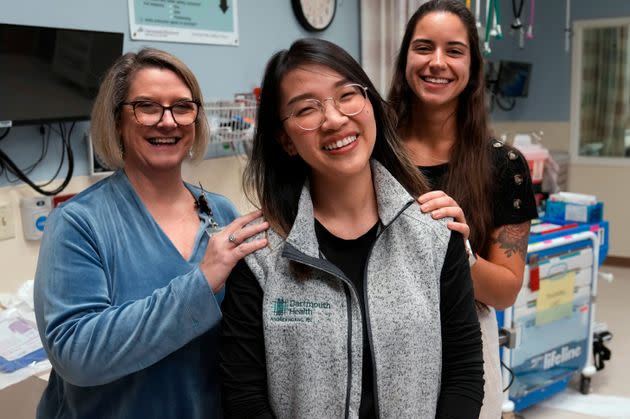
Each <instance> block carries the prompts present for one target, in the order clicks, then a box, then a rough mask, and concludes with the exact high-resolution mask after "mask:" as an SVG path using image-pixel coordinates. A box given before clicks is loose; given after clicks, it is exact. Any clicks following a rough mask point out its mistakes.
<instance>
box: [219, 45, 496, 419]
mask: <svg viewBox="0 0 630 419" xmlns="http://www.w3.org/2000/svg"><path fill="white" fill-rule="evenodd" d="M404 156H405V153H404V150H403V149H402V145H401V144H400V142H399V140H398V138H397V136H396V133H395V125H394V120H393V118H392V114H391V111H390V110H389V109H388V108H387V105H386V104H385V102H384V101H383V99H382V98H381V97H380V96H379V94H378V92H377V91H376V89H375V88H374V86H373V85H372V83H371V82H370V80H369V79H368V77H367V76H366V74H365V73H364V72H363V70H362V69H361V67H360V66H359V64H358V63H357V62H356V61H355V60H354V59H353V58H352V57H351V56H350V55H349V54H347V53H346V52H345V51H344V50H342V49H341V48H339V47H338V46H336V45H334V44H331V43H329V42H327V41H324V40H319V39H304V40H300V41H297V42H295V43H294V44H293V45H292V46H291V47H290V49H289V50H284V51H281V52H278V53H277V54H275V55H274V56H273V57H272V58H271V60H270V61H269V63H268V64H267V69H266V72H265V75H264V78H263V84H262V96H261V102H260V109H259V113H258V120H257V131H256V135H255V139H254V146H253V153H252V157H251V159H250V161H249V163H248V166H247V169H246V174H245V186H246V190H247V191H248V192H249V194H250V197H254V198H256V200H257V202H259V203H260V206H261V208H262V211H263V215H264V217H265V219H266V220H267V221H268V222H269V223H270V225H271V228H270V230H269V233H268V240H269V245H268V246H267V247H266V248H264V249H262V250H260V251H258V252H256V253H254V254H251V255H250V256H248V257H246V259H245V261H244V262H243V261H242V262H241V263H239V264H238V265H237V266H236V267H235V269H234V270H233V271H232V274H231V275H230V277H229V278H228V281H227V284H226V297H225V300H224V303H223V314H224V317H223V323H222V330H223V331H222V333H223V336H222V337H223V339H222V348H221V350H220V354H221V371H222V374H223V377H222V380H223V393H222V396H223V409H224V412H225V415H226V416H227V417H235V418H246V417H269V418H270V417H277V418H303V417H317V418H344V417H350V418H357V417H359V418H372V417H374V418H375V417H391V418H403V417H405V418H407V417H417V418H433V417H440V418H476V417H477V415H478V413H479V410H480V408H481V401H482V398H483V365H482V352H481V334H480V329H479V322H478V319H477V315H476V313H475V307H474V299H473V290H472V284H471V280H470V270H469V267H468V261H467V256H466V252H465V249H464V240H463V237H462V235H461V234H460V233H457V232H452V231H450V230H449V229H448V228H447V226H446V222H447V221H446V220H434V219H433V218H432V217H431V216H430V215H428V214H424V213H422V212H421V211H420V208H419V205H418V203H417V202H416V197H418V196H419V195H421V194H422V193H424V192H426V191H428V188H427V186H426V184H425V182H424V180H423V178H422V176H421V175H420V173H419V172H418V170H417V169H416V168H415V167H414V166H413V165H412V164H411V163H410V161H409V160H407V159H406V158H405V157H404ZM231 238H232V239H233V241H236V243H235V245H236V244H238V243H239V241H240V240H239V237H238V232H236V233H235V234H234V235H233V237H231Z"/></svg>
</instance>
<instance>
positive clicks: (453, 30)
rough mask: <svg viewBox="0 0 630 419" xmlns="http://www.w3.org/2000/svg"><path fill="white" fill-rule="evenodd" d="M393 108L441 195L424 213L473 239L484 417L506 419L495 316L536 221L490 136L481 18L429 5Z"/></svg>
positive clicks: (523, 187)
mask: <svg viewBox="0 0 630 419" xmlns="http://www.w3.org/2000/svg"><path fill="white" fill-rule="evenodd" d="M389 101H390V103H391V104H392V106H393V107H394V109H395V111H396V113H397V115H398V116H399V122H398V133H399V135H400V136H401V138H402V139H403V142H404V145H405V147H406V149H407V152H408V154H409V157H410V158H411V160H412V161H413V163H414V164H415V165H416V166H419V167H420V169H421V171H422V173H423V174H424V175H425V176H426V177H427V179H428V180H429V182H430V183H431V188H432V189H434V191H433V192H430V193H428V194H425V195H423V196H421V197H420V199H419V201H420V203H421V204H422V206H421V208H422V210H423V211H425V212H428V213H431V214H432V216H433V217H434V218H436V219H439V218H442V217H444V216H451V217H454V218H455V220H454V221H451V222H449V228H451V229H452V230H454V231H459V232H461V233H462V234H463V235H464V237H466V238H469V239H470V240H469V242H467V243H468V250H469V256H470V260H469V262H470V264H471V273H472V278H473V286H474V291H475V299H476V300H477V301H478V302H479V304H478V315H479V321H480V323H481V329H482V334H483V342H484V370H485V380H486V386H485V399H484V407H483V408H482V415H481V416H480V417H482V418H492V419H495V418H498V417H500V414H501V413H500V412H501V404H502V399H503V397H502V383H501V374H500V363H499V352H498V327H497V322H496V318H495V313H494V310H493V308H496V309H504V308H506V307H508V306H510V305H512V304H513V303H514V301H515V299H516V296H517V294H518V292H519V290H520V289H521V284H522V279H523V269H524V265H525V256H526V252H527V240H528V237H529V226H530V220H531V219H532V218H536V216H537V213H536V208H535V202H534V197H533V193H532V188H531V179H530V175H529V169H528V166H527V163H526V162H525V160H524V158H523V157H522V155H521V154H520V153H519V152H518V151H517V150H515V149H514V148H512V147H509V146H507V145H505V144H503V143H501V142H499V141H497V140H494V139H493V138H492V135H491V133H490V129H489V127H488V114H487V111H486V99H485V82H484V71H483V58H482V56H481V51H480V48H479V38H478V35H477V29H476V27H475V19H474V17H473V15H472V14H471V13H470V11H469V10H468V9H467V8H466V7H465V5H464V3H463V2H462V1H461V0H431V1H429V2H428V3H425V4H424V5H422V6H420V8H419V9H418V10H417V11H416V13H415V14H414V15H413V16H412V17H411V19H410V20H409V22H408V24H407V28H406V31H405V34H404V37H403V41H402V45H401V47H400V53H399V56H398V59H397V61H396V67H395V71H394V76H393V81H392V86H391V90H390V93H389ZM447 194H448V195H447ZM464 214H465V215H464Z"/></svg>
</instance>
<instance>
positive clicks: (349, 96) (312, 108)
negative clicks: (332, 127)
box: [280, 83, 368, 131]
mask: <svg viewBox="0 0 630 419" xmlns="http://www.w3.org/2000/svg"><path fill="white" fill-rule="evenodd" d="M367 89H368V88H367V87H366V86H361V85H360V84H354V83H352V84H346V85H343V86H341V87H340V88H338V89H337V90H336V91H335V94H334V96H330V97H327V98H325V99H322V100H321V101H320V100H317V99H300V100H298V101H296V102H295V103H294V104H293V105H292V107H291V113H290V114H289V116H287V117H285V118H282V119H281V120H280V122H284V121H286V120H287V119H289V118H291V119H293V120H294V121H295V124H296V125H297V126H298V127H300V128H302V129H303V130H305V131H314V130H316V129H318V128H319V127H321V126H322V124H323V123H324V121H325V120H326V109H325V107H324V103H325V102H326V101H327V100H332V102H333V104H334V105H335V108H336V109H337V110H338V111H339V112H340V113H342V114H344V115H346V116H354V115H357V114H359V113H360V112H361V111H363V108H365V103H366V101H367Z"/></svg>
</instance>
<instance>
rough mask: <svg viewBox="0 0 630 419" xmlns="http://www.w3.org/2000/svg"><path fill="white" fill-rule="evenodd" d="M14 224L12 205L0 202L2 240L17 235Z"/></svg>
mask: <svg viewBox="0 0 630 419" xmlns="http://www.w3.org/2000/svg"><path fill="white" fill-rule="evenodd" d="M14 224H15V223H14V222H13V210H12V209H11V206H10V205H9V204H5V203H0V240H8V239H12V238H14V237H15V227H14Z"/></svg>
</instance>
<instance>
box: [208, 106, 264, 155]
mask: <svg viewBox="0 0 630 419" xmlns="http://www.w3.org/2000/svg"><path fill="white" fill-rule="evenodd" d="M204 109H205V112H206V115H207V117H208V123H209V125H210V144H235V143H238V142H248V143H251V141H252V140H253V138H254V128H255V126H256V111H257V106H256V101H255V100H236V101H217V102H206V103H205V104H204Z"/></svg>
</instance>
